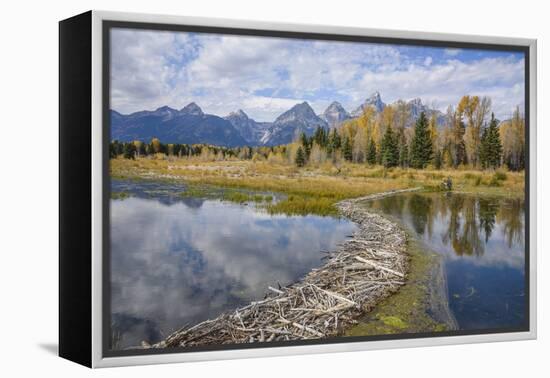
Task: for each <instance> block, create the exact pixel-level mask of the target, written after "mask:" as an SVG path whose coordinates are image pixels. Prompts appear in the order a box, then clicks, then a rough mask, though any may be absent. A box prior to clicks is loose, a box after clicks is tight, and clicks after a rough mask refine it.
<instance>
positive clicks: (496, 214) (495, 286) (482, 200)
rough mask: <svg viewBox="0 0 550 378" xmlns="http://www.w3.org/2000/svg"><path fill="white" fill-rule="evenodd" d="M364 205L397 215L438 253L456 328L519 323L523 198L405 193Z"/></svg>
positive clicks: (523, 304) (522, 302) (522, 300)
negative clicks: (442, 266)
mask: <svg viewBox="0 0 550 378" xmlns="http://www.w3.org/2000/svg"><path fill="white" fill-rule="evenodd" d="M365 205H366V206H368V207H370V208H372V209H376V210H377V211H380V212H382V213H384V214H387V215H390V216H392V217H394V218H396V219H398V220H400V221H401V222H402V223H404V224H405V225H406V226H408V228H409V229H410V230H411V231H412V232H413V234H414V235H415V236H416V237H417V238H418V239H419V240H420V241H421V242H423V243H424V245H425V246H426V247H427V248H429V249H430V250H432V251H434V252H436V253H438V254H439V255H440V256H441V257H442V258H443V263H444V268H445V272H446V275H447V284H448V297H449V305H450V308H451V311H452V312H453V314H454V316H455V318H456V320H457V322H458V325H459V327H460V329H463V330H473V329H488V328H510V327H519V326H522V325H523V323H524V321H525V316H524V315H525V309H526V297H525V274H524V270H525V252H524V250H525V238H524V232H525V231H524V230H525V214H524V201H523V200H520V199H504V198H490V197H477V196H473V195H460V194H440V193H431V194H424V193H422V194H419V193H409V194H403V195H397V196H393V197H386V198H383V199H380V200H375V201H371V202H366V203H365Z"/></svg>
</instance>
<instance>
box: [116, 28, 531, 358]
mask: <svg viewBox="0 0 550 378" xmlns="http://www.w3.org/2000/svg"><path fill="white" fill-rule="evenodd" d="M316 38H317V39H310V38H308V37H307V36H299V35H297V36H296V37H292V38H291V37H284V38H283V37H275V36H273V37H270V36H252V35H239V34H228V33H226V34H222V33H206V32H195V31H193V32H188V31H162V30H149V29H132V28H123V27H113V28H111V29H110V35H109V49H110V50H109V51H110V54H109V59H110V60H109V62H108V66H109V80H108V81H109V99H108V100H109V101H108V107H107V109H106V111H108V112H109V116H108V117H107V118H108V128H107V130H109V133H108V139H109V142H108V148H109V185H108V188H109V194H108V195H109V196H110V198H109V209H108V210H109V211H108V213H109V238H110V241H109V251H108V264H109V270H108V272H109V277H108V286H107V287H108V293H109V296H108V306H107V308H108V314H107V319H108V323H107V327H108V329H109V335H110V338H109V340H108V346H109V350H110V351H114V352H116V351H128V350H134V351H135V350H140V351H144V353H147V352H148V351H149V352H151V351H153V350H172V349H174V348H180V349H177V350H197V348H199V349H200V348H211V349H212V348H213V349H215V348H223V347H232V348H235V347H238V346H239V345H243V344H254V345H256V346H258V347H261V346H269V345H273V346H279V345H293V344H296V343H307V342H310V341H311V342H323V340H325V341H326V342H329V341H330V342H335V341H338V342H351V341H367V340H374V339H376V338H378V339H379V338H380V337H381V336H383V337H388V338H393V339H399V337H405V336H407V337H411V336H418V337H420V336H424V337H426V336H433V337H437V336H438V335H453V334H457V335H458V334H481V333H495V332H513V331H517V330H524V329H526V327H527V321H528V317H527V311H528V295H527V294H528V287H527V285H526V259H527V257H528V256H526V248H525V234H526V198H525V185H526V173H525V171H526V168H528V167H527V166H526V165H527V161H526V153H527V147H526V138H525V136H526V127H528V124H526V116H525V112H526V103H525V93H526V85H525V82H526V77H525V71H526V67H525V65H526V62H525V53H524V52H521V51H514V50H513V49H506V50H505V49H502V50H499V49H498V48H496V47H494V46H493V47H489V46H487V47H485V48H484V47H483V46H482V45H479V46H466V45H465V46H461V47H456V45H453V47H450V46H449V47H445V46H441V45H440V44H439V45H437V46H436V45H428V44H426V45H424V44H422V43H421V42H420V41H419V42H418V43H412V42H411V41H409V42H406V43H405V42H404V41H403V42H399V41H396V42H395V43H390V42H388V41H383V42H382V41H381V42H375V41H374V40H368V41H366V40H363V41H361V40H359V39H358V40H357V41H347V40H346V41H339V40H335V38H327V39H326V40H323V39H319V36H316Z"/></svg>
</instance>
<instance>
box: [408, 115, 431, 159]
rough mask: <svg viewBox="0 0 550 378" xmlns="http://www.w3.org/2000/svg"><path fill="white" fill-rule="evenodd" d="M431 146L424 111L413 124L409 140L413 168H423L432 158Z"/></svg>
mask: <svg viewBox="0 0 550 378" xmlns="http://www.w3.org/2000/svg"><path fill="white" fill-rule="evenodd" d="M432 155H433V147H432V140H431V138H430V133H429V131H428V121H427V119H426V114H424V112H422V113H420V117H419V118H418V120H417V121H416V125H415V126H414V137H413V139H412V141H411V158H410V164H411V167H413V168H418V169H424V168H426V166H427V165H428V163H429V162H430V161H431V160H432Z"/></svg>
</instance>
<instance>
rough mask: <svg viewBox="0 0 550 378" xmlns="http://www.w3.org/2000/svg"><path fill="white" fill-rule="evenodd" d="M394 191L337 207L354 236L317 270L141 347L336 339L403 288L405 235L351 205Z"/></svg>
mask: <svg viewBox="0 0 550 378" xmlns="http://www.w3.org/2000/svg"><path fill="white" fill-rule="evenodd" d="M396 192H402V191H394V192H387V193H383V194H378V195H372V196H368V197H362V198H358V199H352V200H345V201H342V202H340V203H338V205H337V206H338V208H339V210H340V212H341V214H342V215H343V216H345V217H347V218H349V219H350V220H352V221H353V222H355V223H356V224H357V226H358V230H357V231H356V232H354V234H353V235H352V237H351V238H349V239H347V240H346V241H345V242H343V243H341V244H340V245H339V246H338V248H337V250H336V251H333V252H329V253H328V254H327V257H326V263H325V264H324V265H323V266H322V267H320V268H318V269H313V270H312V271H311V272H310V273H308V274H307V275H306V276H305V277H304V278H303V279H302V280H301V281H300V282H297V283H295V284H292V285H290V286H288V287H284V288H273V287H269V293H268V294H267V296H266V297H265V299H263V300H260V301H255V302H251V303H250V304H249V305H247V306H244V307H241V308H238V309H236V310H235V311H233V312H229V313H224V314H222V315H220V316H218V317H217V318H215V319H211V320H206V321H204V322H201V323H199V324H196V325H194V326H192V327H185V328H182V329H180V330H178V331H176V332H174V333H172V334H171V335H170V336H168V337H167V338H166V339H165V340H163V341H161V342H159V343H157V344H154V345H151V346H149V345H144V347H153V348H166V347H180V346H196V345H209V344H216V345H217V344H234V343H252V342H269V341H284V340H304V339H312V338H323V337H328V336H336V335H338V334H340V333H341V332H342V330H343V329H345V328H346V327H347V326H349V325H351V324H354V323H356V320H355V319H356V318H357V317H358V316H359V315H361V314H362V313H364V312H366V311H370V310H371V309H372V308H373V307H374V306H375V305H376V303H378V302H379V301H380V300H381V299H383V298H385V297H387V296H389V295H390V294H392V293H393V292H395V291H396V290H398V289H399V287H400V286H401V285H403V284H404V283H405V276H406V272H407V269H408V258H407V254H406V235H405V233H404V232H403V230H401V229H400V228H399V227H398V226H397V225H395V224H394V223H392V222H390V221H389V220H387V219H385V218H384V217H382V216H380V215H378V214H374V213H371V212H368V211H367V210H366V209H365V207H362V206H360V205H359V204H358V203H357V202H359V201H364V200H369V199H374V198H379V197H381V196H386V195H391V194H395V193H396Z"/></svg>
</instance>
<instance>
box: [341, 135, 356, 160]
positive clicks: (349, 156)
mask: <svg viewBox="0 0 550 378" xmlns="http://www.w3.org/2000/svg"><path fill="white" fill-rule="evenodd" d="M342 153H343V155H344V159H345V160H347V161H352V160H353V151H352V147H351V141H350V139H349V138H348V137H347V136H346V137H344V143H343V146H342Z"/></svg>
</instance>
